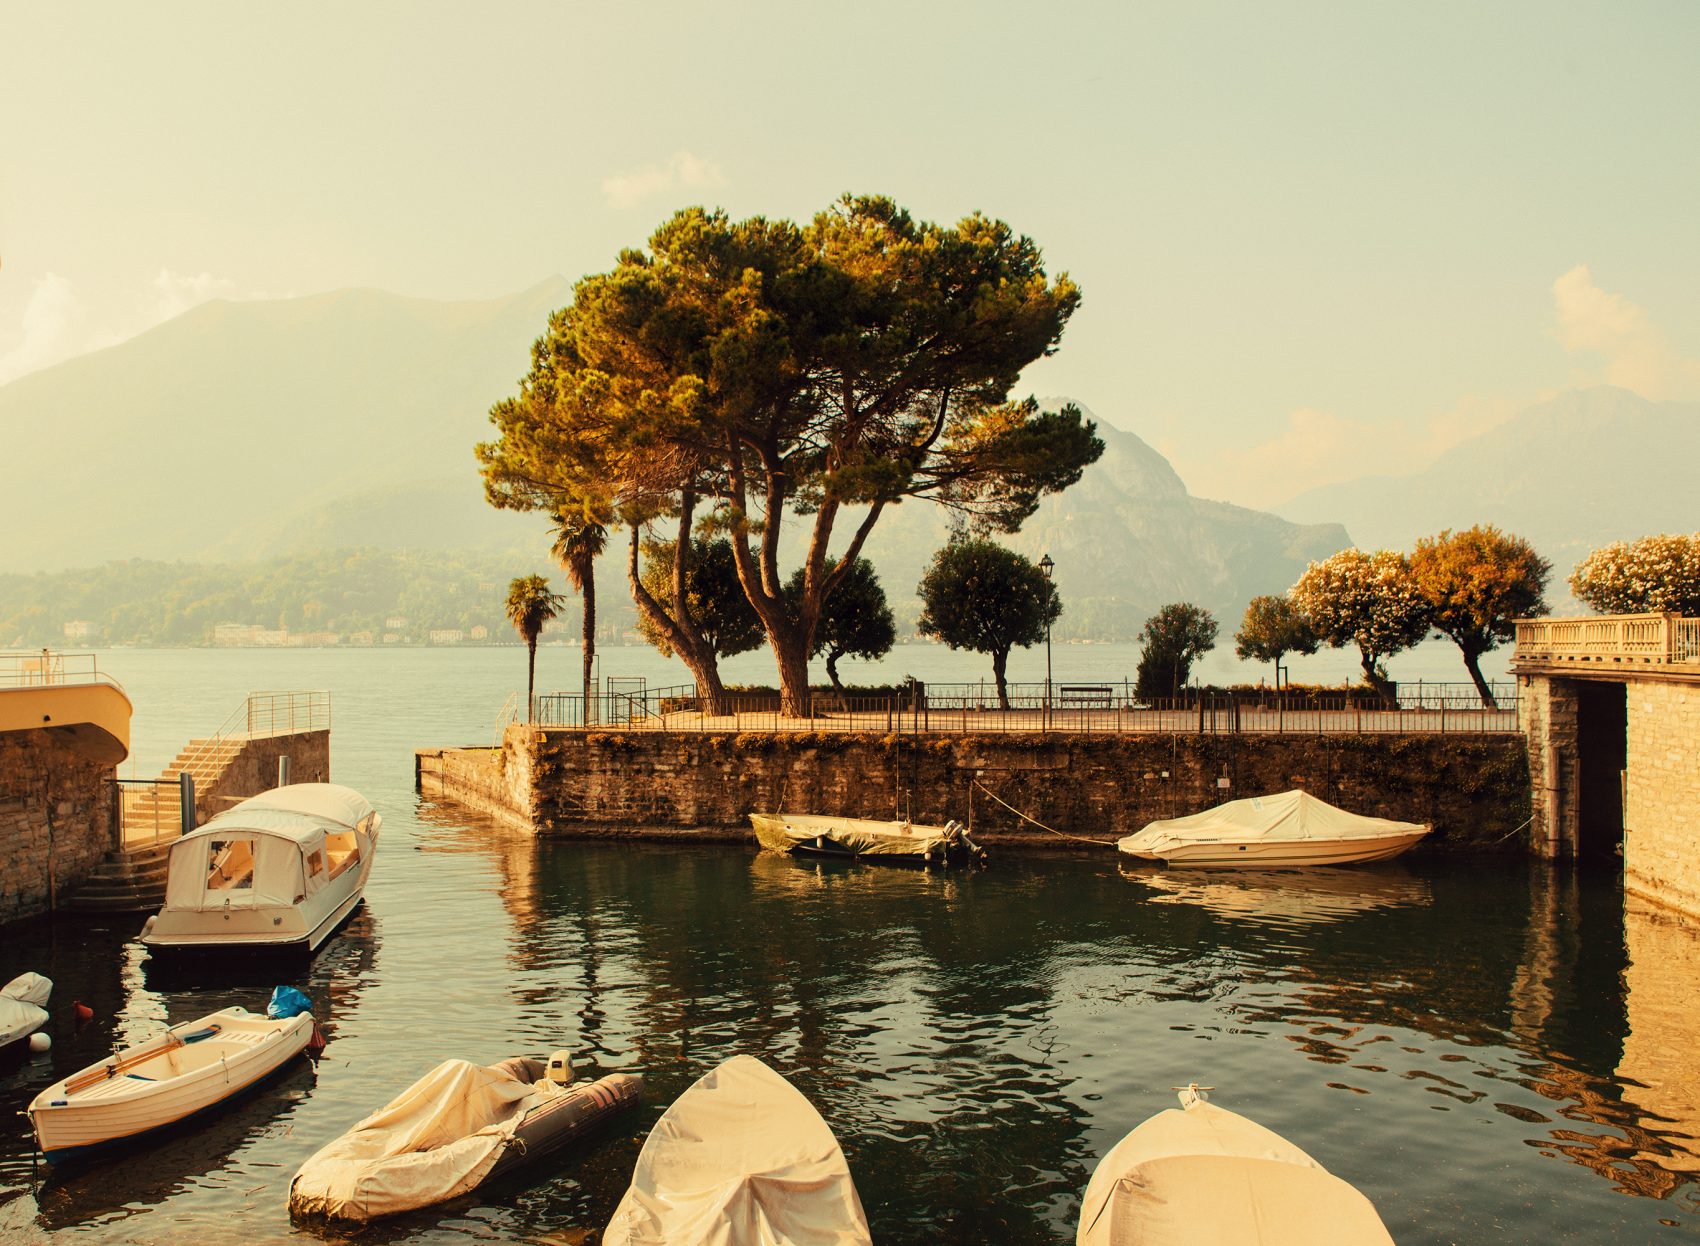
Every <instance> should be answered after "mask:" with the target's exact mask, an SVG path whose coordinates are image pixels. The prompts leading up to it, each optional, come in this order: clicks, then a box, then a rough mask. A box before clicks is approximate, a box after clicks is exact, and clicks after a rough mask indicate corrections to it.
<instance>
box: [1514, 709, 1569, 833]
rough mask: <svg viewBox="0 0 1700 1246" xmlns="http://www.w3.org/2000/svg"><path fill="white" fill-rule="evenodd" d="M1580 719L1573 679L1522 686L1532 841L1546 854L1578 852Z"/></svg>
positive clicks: (1519, 712)
mask: <svg viewBox="0 0 1700 1246" xmlns="http://www.w3.org/2000/svg"><path fill="white" fill-rule="evenodd" d="M1577 724H1578V715H1577V693H1576V685H1575V682H1574V681H1573V680H1569V679H1552V678H1548V677H1546V676H1536V677H1534V678H1532V679H1529V680H1528V681H1527V682H1526V683H1525V685H1524V686H1523V687H1522V688H1520V689H1518V694H1517V725H1518V727H1519V728H1520V729H1521V730H1522V732H1523V736H1524V739H1525V740H1526V741H1527V745H1528V753H1529V784H1530V789H1531V793H1532V807H1531V810H1530V812H1531V814H1532V815H1533V822H1532V823H1531V824H1530V830H1529V835H1530V840H1529V842H1530V844H1531V845H1532V846H1533V848H1534V851H1535V852H1536V853H1537V854H1538V855H1540V856H1547V857H1559V856H1574V855H1575V852H1576V824H1577V820H1578V818H1579V816H1580V813H1579V810H1578V808H1577V798H1578V795H1579V791H1580V785H1579V784H1578V783H1577V781H1576V774H1577V771H1576V766H1577V757H1576V732H1577Z"/></svg>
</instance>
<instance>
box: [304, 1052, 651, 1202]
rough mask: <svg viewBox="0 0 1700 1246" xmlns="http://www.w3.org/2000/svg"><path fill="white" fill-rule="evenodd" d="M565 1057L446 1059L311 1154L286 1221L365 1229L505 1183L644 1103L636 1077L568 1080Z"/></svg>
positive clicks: (620, 1075) (569, 1064)
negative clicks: (480, 1061) (317, 1220)
mask: <svg viewBox="0 0 1700 1246" xmlns="http://www.w3.org/2000/svg"><path fill="white" fill-rule="evenodd" d="M572 1078H573V1072H572V1061H571V1059H570V1058H569V1057H568V1054H567V1053H566V1052H564V1051H561V1052H556V1053H555V1055H554V1056H552V1057H551V1058H550V1059H549V1061H548V1063H547V1064H545V1063H544V1062H543V1061H542V1060H533V1059H531V1058H530V1057H527V1056H514V1057H510V1058H509V1059H507V1060H503V1061H502V1062H501V1063H500V1064H494V1065H490V1066H488V1067H484V1066H480V1065H476V1064H473V1063H471V1062H470V1061H467V1060H449V1061H446V1062H444V1063H443V1064H440V1065H438V1066H437V1067H436V1068H434V1069H432V1070H431V1071H430V1072H429V1073H427V1074H426V1075H425V1076H424V1077H422V1078H420V1079H419V1080H418V1081H417V1082H415V1083H413V1085H411V1086H409V1087H408V1088H407V1089H406V1090H404V1091H402V1093H401V1094H400V1095H398V1096H397V1097H396V1098H395V1099H393V1100H392V1101H391V1102H389V1103H388V1104H386V1105H385V1106H384V1107H381V1108H379V1109H378V1110H377V1111H376V1112H374V1113H372V1115H370V1116H368V1117H367V1118H366V1119H365V1120H363V1121H361V1122H360V1123H359V1124H357V1125H355V1126H354V1128H352V1129H350V1130H349V1131H348V1132H347V1133H345V1134H343V1135H342V1137H340V1138H338V1139H336V1141H334V1142H332V1143H330V1144H329V1145H327V1146H325V1147H322V1148H320V1149H319V1150H318V1151H317V1152H315V1153H314V1154H313V1155H312V1156H311V1157H310V1158H309V1159H308V1160H307V1162H306V1163H305V1164H303V1165H301V1168H300V1169H299V1170H298V1171H297V1172H296V1174H295V1177H294V1178H293V1179H292V1180H291V1181H290V1183H289V1211H290V1214H291V1215H295V1216H306V1217H324V1218H326V1219H330V1220H344V1221H357V1222H364V1221H370V1220H375V1219H377V1218H378V1217H380V1216H393V1215H396V1214H398V1213H400V1212H404V1211H412V1210H414V1209H416V1208H419V1207H429V1206H431V1205H432V1204H434V1203H441V1202H444V1201H446V1200H448V1199H451V1198H457V1197H459V1196H460V1195H462V1194H466V1193H469V1192H470V1191H472V1190H475V1189H477V1188H478V1187H479V1186H481V1185H485V1184H487V1183H489V1182H491V1181H496V1180H498V1179H500V1178H502V1177H505V1176H507V1175H508V1174H509V1173H511V1172H512V1171H513V1170H515V1169H517V1168H519V1167H520V1166H521V1165H523V1164H527V1163H531V1162H533V1161H535V1160H538V1159H541V1158H542V1157H543V1156H545V1155H548V1154H549V1153H550V1152H552V1151H556V1150H558V1149H560V1148H561V1147H564V1146H566V1145H567V1144H568V1143H570V1142H574V1141H577V1140H579V1139H581V1138H583V1137H585V1136H586V1135H587V1134H589V1133H591V1132H592V1131H594V1130H596V1129H598V1128H600V1127H601V1126H602V1125H603V1124H604V1123H606V1122H607V1121H609V1120H611V1119H612V1118H613V1117H615V1116H617V1115H619V1114H620V1113H622V1112H625V1111H628V1110H630V1109H632V1108H635V1107H637V1105H638V1104H639V1103H641V1102H642V1101H643V1079H642V1078H641V1077H638V1076H636V1075H634V1074H631V1073H610V1074H609V1075H608V1076H606V1077H599V1078H597V1079H596V1080H595V1081H593V1082H577V1083H575V1082H573V1080H572Z"/></svg>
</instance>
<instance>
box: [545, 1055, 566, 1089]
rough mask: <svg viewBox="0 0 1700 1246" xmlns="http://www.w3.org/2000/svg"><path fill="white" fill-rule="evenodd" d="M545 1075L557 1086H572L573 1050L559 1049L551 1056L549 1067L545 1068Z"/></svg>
mask: <svg viewBox="0 0 1700 1246" xmlns="http://www.w3.org/2000/svg"><path fill="white" fill-rule="evenodd" d="M543 1076H544V1077H546V1078H548V1079H549V1080H550V1081H552V1082H554V1083H555V1085H557V1086H571V1085H572V1084H573V1055H572V1052H570V1051H557V1052H556V1053H555V1054H554V1055H552V1056H550V1057H549V1067H548V1068H547V1069H545V1070H544V1073H543Z"/></svg>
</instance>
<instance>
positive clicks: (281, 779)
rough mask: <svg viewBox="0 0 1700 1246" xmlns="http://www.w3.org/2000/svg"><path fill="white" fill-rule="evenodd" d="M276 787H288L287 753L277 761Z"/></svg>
mask: <svg viewBox="0 0 1700 1246" xmlns="http://www.w3.org/2000/svg"><path fill="white" fill-rule="evenodd" d="M277 785H278V786H279V787H288V786H289V754H288V753H285V754H284V755H283V756H282V757H279V758H278V759H277Z"/></svg>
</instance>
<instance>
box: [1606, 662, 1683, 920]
mask: <svg viewBox="0 0 1700 1246" xmlns="http://www.w3.org/2000/svg"><path fill="white" fill-rule="evenodd" d="M1627 698H1628V704H1627V710H1628V718H1629V731H1628V750H1627V753H1628V756H1627V761H1628V766H1627V768H1628V771H1629V779H1628V784H1627V790H1626V793H1625V802H1624V810H1623V825H1624V834H1623V885H1624V888H1625V890H1627V891H1630V892H1633V893H1635V894H1637V895H1643V896H1646V897H1648V898H1649V899H1652V900H1656V901H1658V902H1659V903H1661V904H1668V905H1670V906H1672V907H1673V908H1679V909H1682V910H1684V911H1686V912H1689V913H1700V684H1688V683H1669V682H1660V681H1654V680H1650V679H1632V680H1630V681H1628V693H1627Z"/></svg>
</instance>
